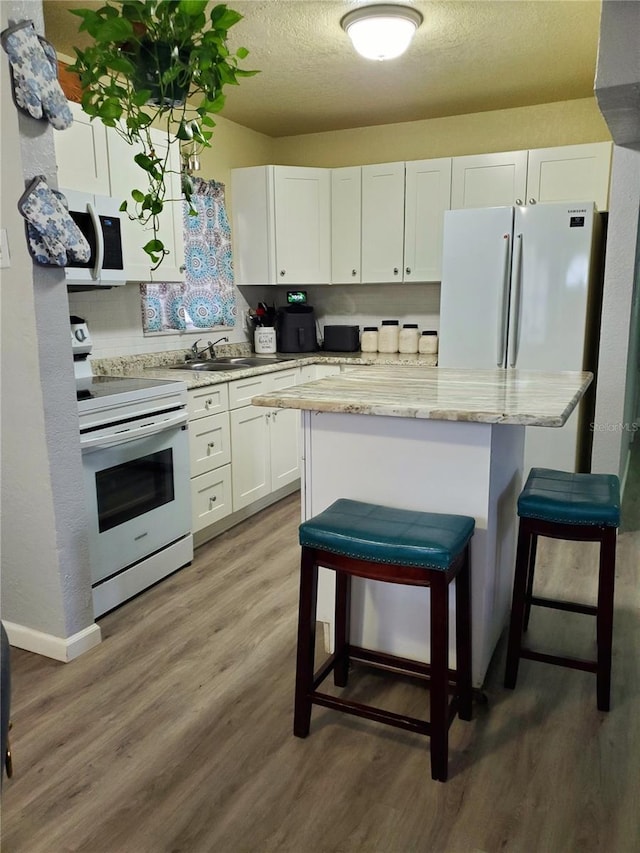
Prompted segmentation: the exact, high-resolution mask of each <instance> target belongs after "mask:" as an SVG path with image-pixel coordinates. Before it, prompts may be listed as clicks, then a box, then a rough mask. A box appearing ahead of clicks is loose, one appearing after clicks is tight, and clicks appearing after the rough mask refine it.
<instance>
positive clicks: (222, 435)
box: [189, 412, 231, 477]
mask: <svg viewBox="0 0 640 853" xmlns="http://www.w3.org/2000/svg"><path fill="white" fill-rule="evenodd" d="M189 456H190V462H191V476H192V477H197V476H198V475H199V474H204V473H206V472H207V471H213V470H214V469H215V468H220V467H221V466H222V465H226V464H227V463H228V462H230V461H231V439H230V433H229V413H228V412H221V413H220V414H218V415H209V417H206V418H197V419H196V420H193V421H191V422H190V424H189Z"/></svg>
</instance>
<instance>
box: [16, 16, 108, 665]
mask: <svg viewBox="0 0 640 853" xmlns="http://www.w3.org/2000/svg"><path fill="white" fill-rule="evenodd" d="M0 14H1V16H2V17H1V21H2V28H5V27H6V26H7V23H8V21H19V20H22V19H26V18H30V19H31V20H33V21H34V22H35V24H36V28H37V29H39V30H41V25H42V8H41V3H40V2H7V3H2V4H0ZM0 66H1V67H0V75H1V87H2V89H1V91H2V151H1V155H2V193H1V202H2V227H4V228H6V229H7V232H8V241H9V251H10V257H11V267H10V268H9V269H3V270H2V619H3V622H5V625H6V627H7V632H8V634H9V638H10V640H11V642H12V644H14V645H21V646H23V647H24V648H31V649H33V650H39V651H44V652H46V653H48V652H49V651H50V652H51V654H52V656H54V657H60V658H61V659H66V658H68V657H71V656H73V654H74V653H75V652H74V651H73V648H74V647H75V645H74V644H75V642H76V640H75V639H74V638H77V637H78V636H79V635H83V636H84V637H85V640H86V638H87V637H88V638H89V640H88V645H91V644H93V643H95V642H99V640H100V631H99V628H98V627H97V625H95V624H94V620H93V608H92V602H91V587H90V575H89V555H88V542H87V533H86V523H85V518H84V503H85V502H84V494H83V484H82V468H81V461H80V448H79V441H78V418H77V406H76V399H75V381H74V377H73V366H72V357H71V345H70V338H69V323H68V306H67V294H66V287H65V284H64V276H63V273H62V271H61V270H58V269H44V268H42V267H36V266H34V265H33V263H32V261H31V258H30V257H29V255H28V252H27V248H26V241H25V231H24V220H23V219H22V217H21V216H20V215H19V213H18V211H17V207H16V203H17V201H18V198H19V197H20V195H21V194H22V192H23V190H24V188H25V180H23V178H24V179H27V180H28V179H30V178H32V177H33V176H35V175H37V174H44V175H45V176H47V177H48V179H49V180H52V179H53V178H54V176H55V157H54V152H53V136H52V133H53V131H52V130H51V128H50V127H49V125H48V124H47V123H46V122H36V121H34V120H33V119H31V118H28V117H24V116H22V115H21V116H20V117H18V113H17V110H16V108H15V107H14V104H13V101H12V98H11V90H10V82H9V73H8V63H7V62H6V61H5V57H4V56H3V57H2V62H1V63H0ZM83 642H84V641H83ZM84 645H85V646H86V645H87V642H85V643H84ZM76 650H77V649H76Z"/></svg>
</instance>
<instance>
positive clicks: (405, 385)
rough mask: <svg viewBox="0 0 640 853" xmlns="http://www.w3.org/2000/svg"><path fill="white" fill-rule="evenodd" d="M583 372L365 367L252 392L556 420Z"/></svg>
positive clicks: (339, 404)
mask: <svg viewBox="0 0 640 853" xmlns="http://www.w3.org/2000/svg"><path fill="white" fill-rule="evenodd" d="M592 379H593V374H591V373H588V372H573V371H564V372H560V371H559V372H557V373H555V372H554V373H552V372H540V371H524V370H502V369H496V370H471V369H468V370H460V369H454V368H445V367H438V368H433V367H409V366H406V367H405V366H403V367H401V368H400V367H392V366H385V367H380V368H375V367H368V368H366V369H354V370H351V371H349V372H348V373H341V374H338V375H336V376H329V377H326V378H324V379H320V380H317V381H315V382H311V383H306V384H304V385H297V386H294V387H291V388H286V389H283V390H280V391H277V392H274V393H270V394H263V395H260V396H258V397H254V398H253V399H252V401H251V402H252V404H253V405H254V406H269V407H275V408H282V409H304V410H307V411H317V412H341V413H345V414H362V415H386V416H391V417H398V418H426V419H429V420H446V421H476V422H479V423H488V424H521V425H525V426H547V427H561V426H563V424H564V423H566V421H567V419H568V418H569V416H570V414H571V413H572V411H573V410H574V409H575V407H576V406H577V404H578V403H579V401H580V399H581V397H582V396H583V395H584V393H585V391H586V390H587V388H588V387H589V385H590V384H591V381H592Z"/></svg>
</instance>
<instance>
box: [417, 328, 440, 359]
mask: <svg viewBox="0 0 640 853" xmlns="http://www.w3.org/2000/svg"><path fill="white" fill-rule="evenodd" d="M418 352H421V353H425V354H429V355H435V354H436V353H437V352H438V333H437V332H434V331H429V332H423V333H422V334H421V335H420V342H419V344H418Z"/></svg>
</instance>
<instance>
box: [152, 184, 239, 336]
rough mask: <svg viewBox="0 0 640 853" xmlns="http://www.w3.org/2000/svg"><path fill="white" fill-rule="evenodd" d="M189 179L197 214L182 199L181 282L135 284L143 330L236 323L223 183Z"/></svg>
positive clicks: (197, 329)
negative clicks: (138, 292) (191, 211)
mask: <svg viewBox="0 0 640 853" xmlns="http://www.w3.org/2000/svg"><path fill="white" fill-rule="evenodd" d="M191 180H192V184H193V194H192V196H191V206H192V208H193V209H194V210H195V211H196V213H197V215H196V216H193V215H192V214H191V213H190V212H189V211H190V206H189V203H188V202H186V201H183V202H182V206H183V226H184V256H185V276H184V282H180V281H165V282H153V283H145V284H141V285H140V294H141V300H142V323H143V328H144V331H145V332H164V331H171V330H176V331H183V332H189V331H199V330H201V329H211V328H213V327H215V326H235V323H236V316H237V309H236V297H235V289H234V286H233V263H232V257H231V229H230V227H229V219H228V217H227V211H226V208H225V202H224V184H221V183H218V182H217V181H205V180H203V179H202V178H192V179H191ZM160 270H162V267H160Z"/></svg>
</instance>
